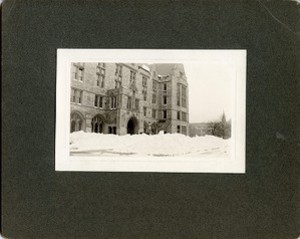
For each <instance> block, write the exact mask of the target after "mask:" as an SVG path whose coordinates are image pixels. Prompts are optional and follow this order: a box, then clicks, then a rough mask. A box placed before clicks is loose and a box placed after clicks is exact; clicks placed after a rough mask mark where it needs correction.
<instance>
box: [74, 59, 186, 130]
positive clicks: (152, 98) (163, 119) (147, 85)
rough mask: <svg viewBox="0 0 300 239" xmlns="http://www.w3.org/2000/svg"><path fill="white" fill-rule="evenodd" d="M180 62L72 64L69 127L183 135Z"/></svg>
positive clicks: (183, 93)
mask: <svg viewBox="0 0 300 239" xmlns="http://www.w3.org/2000/svg"><path fill="white" fill-rule="evenodd" d="M188 122H189V107H188V83H187V78H186V75H185V71H184V67H183V65H182V64H151V65H147V64H130V63H82V62H77V63H72V66H71V115H70V131H71V132H74V131H79V130H83V131H85V132H95V133H104V134H117V135H124V134H141V133H146V134H157V133H158V132H160V131H164V132H165V133H182V134H185V135H188Z"/></svg>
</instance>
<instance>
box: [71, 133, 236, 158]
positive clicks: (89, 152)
mask: <svg viewBox="0 0 300 239" xmlns="http://www.w3.org/2000/svg"><path fill="white" fill-rule="evenodd" d="M229 150H230V139H229V140H224V139H221V138H218V137H214V136H202V137H193V138H191V137H188V136H185V135H182V134H158V135H151V136H149V135H146V134H140V135H124V136H118V135H111V134H96V133H85V132H82V131H80V132H75V133H72V134H71V136H70V155H71V156H122V157H126V156H145V157H151V156H152V157H153V156H154V157H163V156H175V157H178V156H180V157H182V156H184V157H197V158H199V157H205V158H207V157H209V158H211V157H214V158H215V157H228V156H229V153H230V152H229Z"/></svg>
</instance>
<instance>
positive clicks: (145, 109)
mask: <svg viewBox="0 0 300 239" xmlns="http://www.w3.org/2000/svg"><path fill="white" fill-rule="evenodd" d="M143 110H144V116H147V107H144V108H143Z"/></svg>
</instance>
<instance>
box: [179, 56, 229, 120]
mask: <svg viewBox="0 0 300 239" xmlns="http://www.w3.org/2000/svg"><path fill="white" fill-rule="evenodd" d="M184 69H185V73H186V76H187V81H188V84H189V107H190V108H189V115H190V118H189V121H190V123H197V122H207V121H214V120H219V119H220V117H221V115H222V113H223V111H224V112H225V115H226V118H227V120H228V119H230V118H231V115H232V112H231V111H232V110H231V96H232V94H231V90H232V84H233V80H234V79H233V75H232V69H230V68H229V67H228V65H226V64H224V63H219V62H201V63H184Z"/></svg>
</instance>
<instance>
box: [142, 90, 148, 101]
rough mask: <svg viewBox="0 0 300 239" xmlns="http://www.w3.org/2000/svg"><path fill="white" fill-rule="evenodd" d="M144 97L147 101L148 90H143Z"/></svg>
mask: <svg viewBox="0 0 300 239" xmlns="http://www.w3.org/2000/svg"><path fill="white" fill-rule="evenodd" d="M143 98H144V101H147V91H146V90H143Z"/></svg>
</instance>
